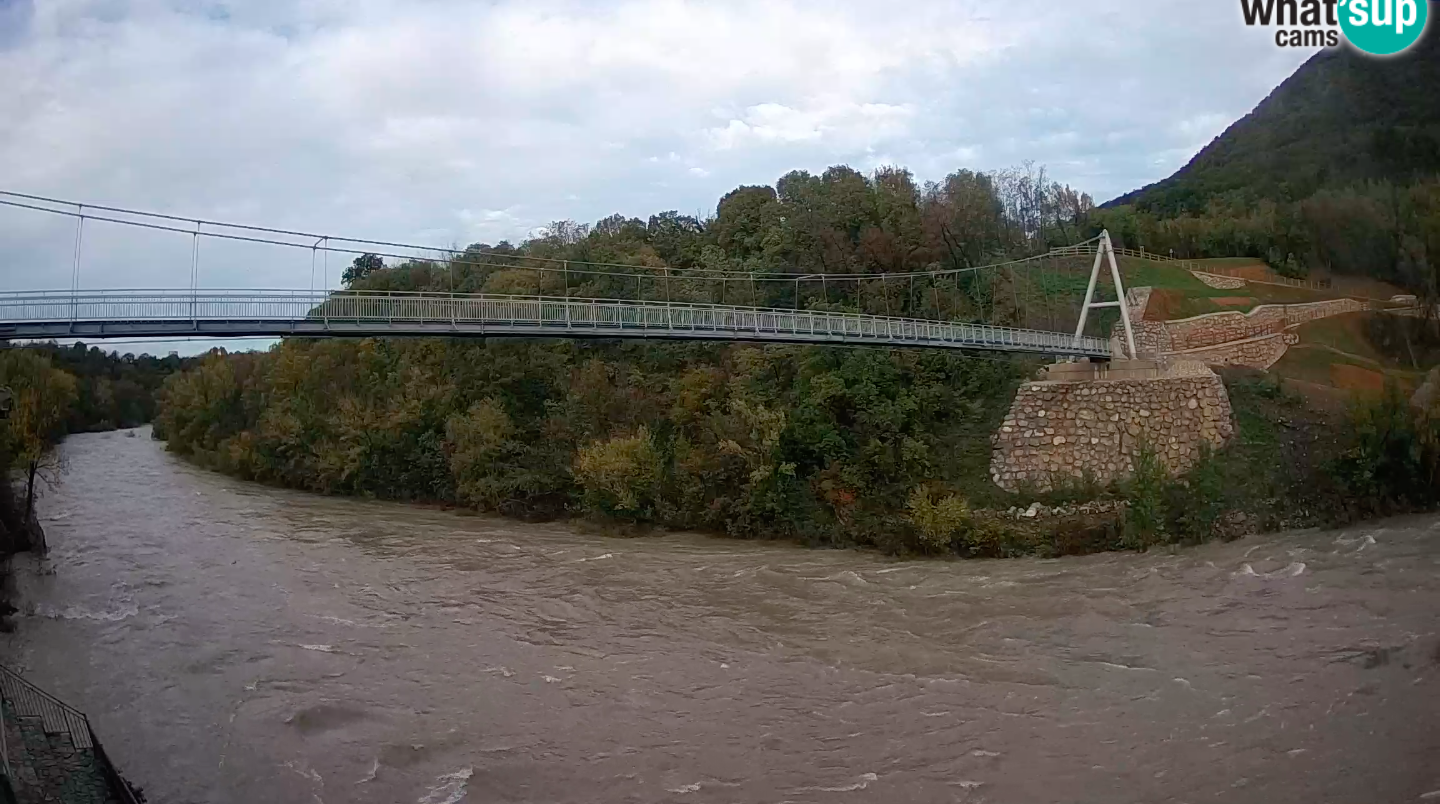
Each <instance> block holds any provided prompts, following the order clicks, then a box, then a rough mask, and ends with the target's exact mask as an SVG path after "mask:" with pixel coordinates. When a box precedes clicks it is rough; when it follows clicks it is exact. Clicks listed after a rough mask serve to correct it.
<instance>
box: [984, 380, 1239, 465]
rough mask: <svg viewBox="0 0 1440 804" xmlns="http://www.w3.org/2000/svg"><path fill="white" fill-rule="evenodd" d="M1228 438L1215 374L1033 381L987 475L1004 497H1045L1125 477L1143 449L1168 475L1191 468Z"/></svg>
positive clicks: (1000, 436)
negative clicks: (1086, 482)
mask: <svg viewBox="0 0 1440 804" xmlns="http://www.w3.org/2000/svg"><path fill="white" fill-rule="evenodd" d="M1232 431H1233V425H1232V424H1231V414H1230V397H1229V396H1228V395H1227V394H1226V393H1225V386H1224V384H1223V383H1222V382H1221V381H1220V378H1219V377H1217V376H1215V374H1214V373H1213V372H1209V371H1207V372H1206V373H1205V375H1203V376H1189V377H1180V378H1173V379H1158V380H1108V381H1107V380H1097V381H1089V382H1031V383H1026V384H1025V385H1023V386H1021V388H1020V391H1019V392H1018V393H1017V394H1016V396H1015V402H1014V403H1013V404H1012V405H1011V406H1010V412H1009V414H1008V415H1007V416H1006V418H1005V421H1004V423H1003V424H1002V425H1001V427H1000V432H998V433H996V434H995V437H994V450H993V452H992V454H991V459H990V474H991V477H992V478H993V479H994V481H995V483H996V484H997V485H999V486H1000V487H1001V488H1003V489H1005V490H1007V491H1018V490H1019V489H1020V488H1022V487H1029V488H1033V489H1035V490H1037V491H1047V490H1050V489H1052V488H1054V487H1055V486H1056V485H1061V484H1063V483H1064V482H1065V481H1067V480H1080V479H1082V478H1083V477H1085V476H1086V475H1087V474H1088V475H1089V476H1090V477H1092V478H1094V479H1095V480H1097V481H1099V482H1101V483H1109V482H1111V481H1113V480H1119V479H1123V478H1125V477H1127V476H1128V475H1129V474H1130V473H1131V472H1132V471H1133V469H1134V455H1135V452H1136V450H1137V449H1138V447H1139V446H1140V444H1141V443H1142V442H1144V443H1148V444H1150V445H1151V446H1152V447H1153V448H1154V449H1155V450H1156V453H1157V455H1158V456H1159V457H1160V460H1161V461H1162V462H1163V463H1164V465H1165V466H1166V468H1167V469H1169V470H1170V471H1171V472H1177V473H1178V472H1184V471H1185V470H1187V469H1189V468H1190V467H1191V466H1193V465H1194V463H1195V460H1196V459H1197V458H1198V457H1199V454H1200V448H1201V445H1202V444H1203V443H1206V442H1208V443H1210V444H1212V445H1214V446H1216V447H1218V446H1220V445H1222V444H1224V443H1225V441H1226V440H1227V439H1228V438H1229V437H1230V435H1231V432H1232Z"/></svg>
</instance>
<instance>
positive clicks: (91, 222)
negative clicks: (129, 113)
mask: <svg viewBox="0 0 1440 804" xmlns="http://www.w3.org/2000/svg"><path fill="white" fill-rule="evenodd" d="M0 208H10V209H12V210H15V211H18V212H24V213H31V214H44V215H49V216H57V215H58V216H67V217H70V218H73V219H74V221H75V230H74V243H73V253H72V254H70V255H69V256H70V258H71V266H70V267H71V271H72V277H71V287H70V288H68V289H63V290H62V289H40V290H17V291H3V292H0V339H5V340H35V339H67V338H75V339H84V340H93V339H105V338H129V339H136V338H140V339H143V338H155V339H177V338H186V337H207V338H236V337H257V336H259V337H277V338H283V337H385V336H393V337H416V336H439V337H530V338H641V339H671V340H723V341H750V342H761V343H796V344H849V345H864V344H869V345H881V346H910V347H929V348H945V349H964V350H984V351H999V352H1025V353H1036V354H1045V355H1056V356H1070V357H1090V358H1098V359H1107V358H1109V357H1111V356H1112V351H1113V350H1112V347H1111V344H1110V340H1109V338H1106V337H1101V336H1097V335H1093V334H1086V332H1085V326H1086V319H1087V315H1088V313H1089V311H1090V310H1091V309H1092V308H1104V307H1117V308H1119V309H1120V312H1121V319H1122V323H1123V324H1124V329H1125V332H1126V333H1127V335H1128V332H1129V324H1130V322H1129V319H1128V315H1127V314H1126V310H1125V307H1124V306H1123V305H1122V304H1120V303H1119V302H1118V300H1112V301H1109V302H1102V301H1097V300H1095V294H1096V281H1097V278H1098V277H1099V276H1100V269H1101V267H1102V262H1103V258H1104V257H1105V256H1106V255H1107V254H1108V256H1109V263H1110V266H1109V267H1110V269H1111V270H1110V274H1111V276H1112V278H1113V282H1114V285H1115V287H1116V288H1117V289H1119V288H1121V284H1120V274H1119V270H1118V268H1117V267H1116V266H1115V261H1114V250H1113V248H1112V247H1111V246H1110V240H1109V236H1108V234H1102V235H1101V236H1100V237H1098V238H1094V239H1092V240H1090V241H1086V243H1083V244H1080V247H1079V249H1080V250H1083V252H1084V254H1083V256H1084V259H1083V260H1082V261H1081V262H1082V263H1091V260H1090V257H1091V256H1092V255H1093V263H1091V264H1090V265H1085V266H1083V267H1088V268H1090V269H1091V270H1090V271H1089V284H1088V288H1087V289H1086V291H1085V294H1084V297H1083V300H1082V299H1081V298H1080V297H1079V296H1080V294H1079V292H1078V289H1079V288H1081V287H1085V284H1084V283H1085V272H1084V271H1083V267H1082V268H1078V269H1077V265H1076V264H1075V263H1074V260H1073V258H1074V256H1075V255H1076V253H1077V249H1076V247H1071V248H1069V249H1067V250H1066V251H1065V253H1064V256H1052V255H1041V256H1038V257H1030V258H1025V259H1021V260H1011V261H1007V262H1002V263H996V264H994V265H985V266H969V267H964V268H952V269H937V270H930V271H923V272H909V273H889V274H853V273H852V274H839V273H835V274H806V275H797V274H793V273H778V272H777V273H764V272H744V273H742V272H734V271H707V270H704V269H690V270H681V269H672V268H670V267H658V268H657V267H653V266H638V265H614V264H603V263H594V262H580V261H571V260H561V259H553V258H539V257H533V256H526V255H523V254H517V253H510V252H507V253H496V252H490V251H478V250H474V249H467V250H465V251H454V250H445V249H433V248H426V247H418V246H409V245H404V244H398V243H391V242H384V241H374V240H361V239H354V238H341V237H335V236H327V235H316V234H310V233H304V232H293V231H286V230H280V229H272V228H265V227H255V226H246V225H239V224H231V223H222V222H218V221H207V220H203V219H201V220H196V219H188V218H179V217H176V216H170V215H161V214H156V213H148V212H139V211H135V210H127V209H121V208H115V207H103V206H94V205H86V204H81V203H76V202H68V201H60V200H57V199H50V198H44V197H39V196H30V195H22V194H15V193H7V192H3V191H0ZM99 225H105V226H112V227H128V228H131V229H138V230H148V231H149V232H154V233H159V234H161V235H165V236H169V237H172V238H174V237H177V236H178V237H184V238H188V239H189V240H190V241H191V243H190V245H191V246H192V248H191V249H190V251H191V254H190V257H191V259H190V265H189V266H188V267H189V269H190V277H189V287H186V288H164V289H147V290H136V289H127V288H106V289H87V288H85V287H84V286H83V285H84V283H83V282H82V280H81V277H82V261H83V260H84V258H85V255H86V252H85V242H86V241H85V236H86V231H87V228H86V227H87V226H88V227H91V231H93V228H94V227H96V226H99ZM202 240H205V241H207V242H208V241H216V242H219V243H225V244H249V245H255V244H259V245H264V246H267V247H275V248H281V249H288V250H290V251H292V252H293V251H295V250H302V251H308V252H309V257H310V269H311V271H310V283H311V287H309V288H304V289H299V288H297V289H208V288H202V287H200V277H201V274H202V266H201V263H200V253H201V249H200V243H201V241H202ZM207 251H213V249H208V250H207ZM334 253H339V254H343V255H346V256H349V255H368V256H369V257H371V258H375V257H382V258H383V257H389V258H391V259H392V260H400V261H403V262H402V263H400V264H401V265H404V266H407V268H408V270H410V272H411V273H410V278H411V279H412V280H416V281H418V283H419V284H421V285H426V284H428V285H430V286H438V288H439V289H435V290H419V291H414V290H406V291H397V290H386V289H381V288H379V287H369V286H367V285H373V284H376V283H374V282H366V281H352V282H351V283H350V287H347V288H340V289H335V288H330V287H328V285H329V284H330V278H329V275H328V274H329V270H328V264H327V266H326V269H325V277H324V279H323V285H322V287H319V288H316V287H314V285H315V281H316V267H317V263H318V262H319V261H320V260H321V259H322V258H323V259H325V260H326V261H327V263H328V257H329V255H330V254H334ZM1064 259H1069V260H1071V261H1070V262H1069V263H1062V262H1061V260H1064ZM177 267H178V266H177ZM59 270H63V269H59ZM57 272H58V271H57V270H56V269H52V270H51V271H48V272H47V273H48V274H50V275H54V274H55V273H57ZM497 275H499V276H498V277H497ZM382 284H383V283H382ZM497 284H498V285H502V286H508V287H507V290H512V291H513V290H514V289H516V288H517V286H518V287H519V288H523V289H524V290H527V291H533V292H494V286H495V285H497ZM787 302H788V304H787ZM1077 320H1078V325H1077V324H1076V322H1077ZM1129 348H1130V353H1131V354H1133V349H1134V347H1133V342H1132V343H1131V344H1130V346H1129Z"/></svg>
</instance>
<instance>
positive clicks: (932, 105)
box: [0, 0, 1306, 288]
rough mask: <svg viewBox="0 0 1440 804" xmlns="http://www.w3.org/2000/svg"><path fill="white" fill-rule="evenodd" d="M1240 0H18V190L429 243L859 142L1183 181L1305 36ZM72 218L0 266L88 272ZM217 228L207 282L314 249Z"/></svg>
mask: <svg viewBox="0 0 1440 804" xmlns="http://www.w3.org/2000/svg"><path fill="white" fill-rule="evenodd" d="M1232 12H1233V9H1229V8H1228V7H1227V8H1225V9H1221V8H1218V7H1217V8H1216V9H1214V10H1213V11H1210V10H1204V9H1201V8H1200V7H1198V6H1196V5H1195V4H1193V3H1191V2H1186V1H1185V0H1109V2H1101V3H1099V4H1098V5H1097V4H1089V5H1083V4H1082V5H1074V4H1071V5H1065V4H1055V3H1053V2H1048V0H1012V2H1008V3H995V2H986V3H980V2H978V0H977V2H972V3H966V2H963V1H962V2H958V3H957V2H954V1H953V0H916V2H913V3H909V4H905V5H904V6H896V5H894V4H890V3H881V2H878V1H877V0H828V1H827V0H768V1H766V2H762V1H761V0H735V1H734V2H719V1H718V0H711V1H709V2H706V1H704V0H617V1H616V2H586V1H585V0H496V2H492V3H484V4H481V3H473V2H468V1H467V0H427V2H423V3H417V2H413V0H360V1H359V2H352V1H351V0H245V2H241V1H240V0H212V2H210V3H208V4H205V5H200V4H189V3H177V2H172V0H128V1H127V0H0V76H3V77H4V79H3V80H0V109H3V110H4V113H3V114H0V177H3V178H0V185H3V187H0V189H12V190H20V191H27V192H37V193H41V194H48V195H55V196H59V197H65V198H74V199H79V200H85V201H92V202H96V203H110V204H116V205H123V206H136V207H142V208H149V209H156V210H161V211H167V212H176V213H181V214H189V215H196V216H205V217H213V218H221V219H231V220H238V221H242V222H250V223H258V224H265V225H273V226H278V227H282V228H294V229H304V230H323V231H329V232H335V233H339V234H350V235H362V236H370V237H374V238H377V239H384V240H399V241H407V240H422V239H423V240H425V241H427V242H433V243H435V244H436V245H449V244H451V243H457V242H458V243H465V242H469V241H471V240H488V241H494V240H498V239H500V238H510V239H518V238H522V237H524V236H525V235H526V233H527V232H529V231H532V230H533V229H535V227H537V226H541V225H543V224H545V223H546V222H548V221H551V220H554V219H557V218H565V217H573V218H576V219H578V220H581V221H593V220H595V219H597V218H599V217H602V216H604V215H607V214H610V213H612V212H621V213H623V214H626V215H635V216H641V217H643V216H645V215H647V214H650V213H652V212H657V211H661V210H665V209H680V210H683V211H685V212H687V213H691V212H695V211H704V210H710V209H713V208H714V204H715V202H716V200H717V199H718V198H719V196H720V195H722V194H723V193H725V192H726V191H728V190H730V189H733V188H734V187H735V186H737V185H739V184H753V183H762V182H763V183H768V182H773V181H774V180H775V179H776V178H777V177H778V176H780V175H782V174H783V173H785V172H786V171H788V170H791V169H796V168H801V169H807V170H811V171H818V170H823V169H824V168H825V167H826V166H828V165H831V164H837V163H849V164H852V165H854V166H855V167H857V168H860V169H869V168H872V167H874V166H876V165H877V164H880V163H882V162H885V161H894V162H899V163H901V164H903V165H906V166H908V167H910V168H912V169H913V170H914V171H915V172H916V173H917V175H918V176H919V177H920V178H922V179H939V178H942V177H943V176H944V175H945V174H946V173H948V172H950V171H953V170H955V169H957V168H961V167H970V168H976V169H994V168H999V167H1004V166H1006V165H1010V164H1015V163H1018V162H1020V161H1022V160H1025V159H1033V160H1035V161H1037V162H1039V163H1042V164H1047V165H1049V166H1050V172H1051V174H1052V175H1053V176H1055V178H1057V179H1059V180H1062V181H1067V182H1070V183H1072V184H1075V185H1077V186H1079V187H1080V188H1082V189H1086V190H1090V191H1091V192H1093V193H1094V194H1095V195H1097V196H1099V197H1102V198H1103V197H1109V196H1111V195H1115V194H1118V193H1121V192H1124V191H1126V190H1129V189H1132V188H1134V187H1136V186H1139V185H1141V184H1144V183H1147V182H1150V181H1154V180H1156V179H1158V178H1161V177H1162V176H1163V175H1164V173H1165V172H1166V171H1168V170H1169V169H1172V168H1173V167H1175V166H1177V165H1178V164H1180V163H1182V162H1183V161H1184V159H1186V158H1188V156H1189V154H1190V153H1191V152H1193V149H1195V148H1196V147H1198V146H1200V145H1203V144H1204V142H1206V141H1208V139H1209V138H1210V137H1213V136H1214V135H1215V134H1217V133H1219V131H1220V130H1221V129H1223V127H1224V125H1225V124H1227V123H1228V122H1229V121H1231V120H1233V119H1235V118H1237V117H1239V116H1240V115H1242V114H1244V113H1245V112H1246V111H1248V110H1249V109H1250V108H1251V107H1252V106H1253V105H1254V104H1255V103H1256V102H1257V101H1258V100H1260V99H1261V98H1262V97H1263V96H1264V95H1265V94H1266V93H1267V92H1268V91H1269V89H1270V88H1271V87H1272V86H1273V85H1274V84H1275V83H1277V82H1278V81H1279V80H1281V79H1282V78H1284V76H1285V75H1287V74H1288V73H1289V72H1290V71H1292V70H1293V69H1294V68H1295V67H1296V66H1297V65H1298V63H1299V61H1300V60H1301V59H1302V58H1303V57H1304V56H1305V55H1306V54H1304V53H1300V52H1291V51H1286V50H1281V49H1279V48H1275V47H1274V46H1273V45H1271V44H1269V43H1268V42H1265V41H1260V40H1257V39H1255V38H1254V37H1246V36H1243V35H1242V33H1243V32H1242V30H1241V29H1242V28H1243V26H1242V25H1239V23H1238V22H1237V21H1236V20H1235V19H1232V17H1233V16H1234V14H1233V13H1232ZM67 231H69V230H68V229H67V228H66V226H65V225H63V224H61V223H58V222H54V221H42V220H40V219H38V218H36V217H34V216H33V215H31V216H29V217H27V213H22V212H19V211H16V210H9V209H4V208H0V237H4V238H5V239H6V241H7V248H8V250H9V251H10V252H11V254H12V255H14V254H19V253H20V250H22V249H23V250H24V255H23V257H24V258H23V259H20V258H19V257H17V258H16V259H15V260H7V261H6V262H5V263H4V264H3V266H4V267H0V288H14V287H44V286H51V287H68V284H69V263H68V261H67V256H68V254H69V250H68V247H67V245H66V243H67V242H68V241H67V239H66V238H67V237H70V236H72V235H67V234H66V233H67ZM89 237H90V235H89V234H87V238H89ZM95 237H96V238H97V239H96V240H95V248H94V249H89V248H87V250H86V260H87V262H86V266H85V267H86V269H87V270H86V273H85V276H86V277H89V278H91V279H92V280H94V281H102V280H101V279H97V278H103V281H104V282H106V283H109V284H112V285H124V284H130V283H147V284H156V283H160V284H163V283H164V282H165V281H166V278H167V277H168V276H170V274H174V275H175V277H176V278H177V279H178V280H180V281H183V279H184V277H186V276H188V262H187V257H186V255H187V254H188V252H187V251H186V245H185V244H184V243H180V244H179V245H178V246H176V247H174V248H172V244H169V243H168V242H167V243H166V244H165V245H164V246H163V247H160V246H152V245H146V244H148V243H152V241H151V240H149V239H147V238H135V237H131V238H129V239H127V238H126V237H122V236H119V235H115V236H113V237H112V241H113V244H114V246H113V248H111V247H105V248H102V245H103V244H104V243H106V242H108V241H105V240H104V238H106V237H111V236H110V235H106V234H104V233H101V232H97V234H96V235H95ZM87 242H88V240H87ZM154 249H159V250H158V251H157V250H154ZM172 251H173V252H174V253H173V254H172V253H171V252H172ZM222 251H223V249H222V248H220V247H219V246H216V247H215V248H214V249H212V250H211V252H207V253H205V254H204V257H205V259H207V260H209V262H207V263H206V268H207V271H206V273H205V279H206V281H208V282H212V283H214V284H224V285H232V286H233V285H245V286H261V285H265V286H281V287H283V286H292V287H294V286H298V287H304V286H306V284H307V283H308V281H309V276H308V271H309V262H308V256H303V255H302V256H300V257H297V258H292V257H291V256H283V257H276V258H275V259H268V258H266V259H259V258H254V259H252V258H250V257H249V256H246V257H245V258H244V259H241V258H239V257H234V256H231V257H226V256H225V254H223V253H217V252H222ZM247 254H248V253H247ZM22 266H23V267H22ZM332 267H333V266H332ZM337 272H338V271H332V272H331V276H332V280H333V277H334V274H335V273H337Z"/></svg>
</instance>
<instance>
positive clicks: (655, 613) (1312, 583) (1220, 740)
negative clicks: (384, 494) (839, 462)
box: [0, 429, 1440, 804]
mask: <svg viewBox="0 0 1440 804" xmlns="http://www.w3.org/2000/svg"><path fill="white" fill-rule="evenodd" d="M62 449H63V452H64V455H65V457H66V458H67V460H68V463H69V473H68V474H67V475H66V476H65V477H64V478H63V480H62V482H61V484H60V486H59V487H58V488H57V489H55V490H53V491H51V492H50V493H48V494H47V495H46V496H45V497H44V498H43V499H42V501H41V503H40V505H41V507H42V521H43V522H44V524H45V527H46V529H47V531H48V535H49V540H50V544H51V548H52V552H51V556H50V558H49V559H48V560H46V561H33V560H28V559H26V560H19V561H17V563H16V573H17V577H16V579H15V582H16V586H17V592H18V595H19V601H18V602H19V603H20V605H21V608H22V610H23V612H24V613H23V614H22V615H21V616H20V617H18V619H17V623H16V630H15V632H14V633H12V634H7V635H3V636H0V661H3V662H5V663H6V664H9V665H11V666H13V667H16V668H17V669H20V670H21V671H22V672H24V673H25V674H26V675H27V677H29V678H30V679H31V680H33V681H35V682H36V683H38V684H40V685H41V686H43V687H45V688H47V689H48V690H50V691H52V692H54V693H56V694H57V695H59V696H60V697H62V698H63V699H65V700H66V701H68V702H70V703H72V704H74V705H75V706H77V707H79V708H81V709H83V710H84V711H86V712H87V713H89V715H90V716H91V720H92V721H93V723H94V724H95V728H96V731H97V732H98V733H99V735H100V738H101V739H102V741H103V742H104V743H105V745H106V747H107V750H108V752H109V753H110V754H111V756H112V757H113V758H114V759H115V761H116V763H117V764H118V765H119V766H120V767H121V769H122V770H123V771H124V772H125V773H126V775H127V776H129V777H130V778H131V779H132V780H133V781H135V782H136V783H138V784H140V785H141V786H143V787H144V789H145V791H146V792H147V794H148V795H149V797H150V801H151V802H153V803H154V804H165V803H167V802H249V801H265V802H273V803H274V804H291V803H294V804H301V803H302V802H303V803H304V804H314V803H315V802H330V804H336V803H337V802H352V801H353V802H377V803H378V802H386V803H389V802H404V803H405V804H408V803H409V802H415V804H457V803H458V802H462V801H463V802H585V803H586V804H591V803H593V802H661V801H664V802H775V803H777V804H778V802H821V801H824V802H849V801H854V802H862V801H863V802H868V801H877V802H899V801H905V802H1105V803H1106V804H1113V802H1142V801H1143V802H1160V801H1189V802H1194V801H1213V800H1223V801H1227V802H1265V803H1266V804H1279V803H1280V802H1297V803H1298V802H1303V803H1304V804H1312V803H1313V802H1317V801H1332V802H1381V801H1384V802H1401V801H1421V800H1436V799H1440V634H1437V631H1440V519H1437V518H1434V517H1423V518H1422V517H1415V518H1407V519H1400V520H1391V521H1387V522H1383V523H1377V524H1373V525H1370V526H1365V527H1356V528H1352V529H1349V530H1346V531H1343V532H1323V533H1322V532H1299V533H1290V534H1284V535H1280V536H1266V537H1256V538H1251V539H1245V540H1241V541H1238V542H1233V543H1230V544H1216V545H1208V546H1204V547H1200V548H1196V549H1186V550H1179V551H1175V552H1173V553H1172V552H1152V553H1149V554H1145V555H1136V554H1110V555H1101V556H1090V557H1085V558H1069V559H1061V560H1011V561H899V560H893V559H888V558H885V557H883V556H880V555H877V554H874V553H865V552H848V551H815V550H806V549H802V548H798V547H794V546H789V545H783V544H769V543H749V542H738V541H731V540H726V539H718V538H710V537H704V536H692V535H669V536H664V537H656V538H636V539H616V538H605V537H601V536H596V535H592V534H586V533H583V532H581V531H579V530H577V529H576V528H574V527H572V526H570V525H566V524H552V525H532V524H523V523H518V522H513V521H509V520H503V519H493V518H488V517H478V516H466V515H462V514H458V513H454V512H447V511H440V510H435V509H430V508H422V507H415V506H407V505H400V504H393V503H381V502H373V501H364V500H356V499H345V498H336V497H323V496H317V495H310V494H304V493H299V492H292V491H285V490H278V489H273V488H268V487H264V486H260V485H256V484H252V483H246V482H243V481H239V480H235V479H232V478H228V477H224V476H220V475H217V474H212V473H209V472H206V471H204V470H201V469H198V468H195V467H193V466H190V465H188V464H186V463H184V462H182V461H180V460H178V459H176V458H174V457H173V456H170V455H168V454H167V453H166V452H165V451H164V445H163V444H160V443H158V442H155V441H152V440H151V438H150V432H149V430H148V429H142V430H140V431H136V433H135V437H129V436H128V435H127V434H126V433H104V434H93V435H81V436H74V437H72V438H70V439H68V440H67V441H66V442H65V444H64V445H63V447H62Z"/></svg>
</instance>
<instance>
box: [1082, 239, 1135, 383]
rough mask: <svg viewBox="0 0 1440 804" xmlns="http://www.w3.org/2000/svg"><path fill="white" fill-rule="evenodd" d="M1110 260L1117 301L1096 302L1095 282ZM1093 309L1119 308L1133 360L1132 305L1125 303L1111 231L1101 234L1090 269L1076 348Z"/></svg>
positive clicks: (1127, 344)
mask: <svg viewBox="0 0 1440 804" xmlns="http://www.w3.org/2000/svg"><path fill="white" fill-rule="evenodd" d="M1107 258H1108V259H1109V260H1110V278H1111V279H1112V280H1114V282H1115V297H1116V301H1108V302H1097V301H1095V280H1097V279H1099V278H1100V262H1101V260H1104V259H1107ZM1092 307H1119V308H1120V323H1121V325H1122V326H1124V327H1125V345H1126V346H1127V347H1129V349H1130V354H1129V357H1130V359H1131V360H1134V359H1135V358H1136V357H1137V355H1136V354H1135V333H1134V331H1133V330H1131V329H1130V305H1128V304H1126V303H1125V285H1124V284H1123V283H1122V282H1121V281H1120V266H1119V265H1117V264H1116V263H1115V247H1114V246H1113V245H1111V244H1110V230H1109V229H1106V230H1104V231H1102V232H1101V233H1100V245H1099V247H1098V248H1096V249H1095V266H1094V267H1093V268H1091V269H1090V286H1089V287H1087V288H1086V289H1085V304H1084V305H1083V306H1081V308H1080V323H1079V324H1078V325H1076V327H1075V348H1077V349H1078V348H1080V338H1081V337H1083V336H1084V334H1085V319H1087V318H1089V317H1090V308H1092Z"/></svg>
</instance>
